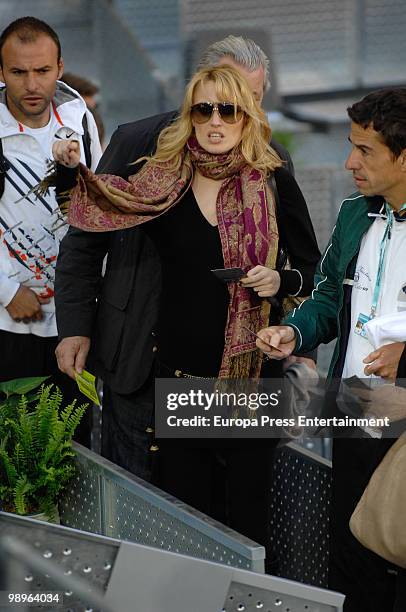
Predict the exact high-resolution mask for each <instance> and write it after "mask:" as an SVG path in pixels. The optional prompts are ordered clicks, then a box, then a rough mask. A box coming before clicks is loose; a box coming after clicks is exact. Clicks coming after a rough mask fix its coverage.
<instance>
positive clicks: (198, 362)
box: [59, 168, 320, 376]
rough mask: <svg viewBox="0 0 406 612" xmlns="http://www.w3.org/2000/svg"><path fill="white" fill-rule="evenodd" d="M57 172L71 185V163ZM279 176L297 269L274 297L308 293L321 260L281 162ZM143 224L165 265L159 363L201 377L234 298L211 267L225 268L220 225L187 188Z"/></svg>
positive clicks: (284, 225) (284, 233)
mask: <svg viewBox="0 0 406 612" xmlns="http://www.w3.org/2000/svg"><path fill="white" fill-rule="evenodd" d="M59 170H62V168H59ZM68 175H69V176H68ZM74 175H75V173H74ZM59 176H60V179H61V181H63V183H64V188H65V189H66V188H67V182H71V181H72V173H71V172H69V171H67V169H65V170H64V171H63V172H60V173H59ZM275 181H276V187H277V190H278V194H279V203H278V206H277V219H278V228H279V236H280V238H279V241H280V244H282V245H283V247H284V249H285V250H286V251H287V253H288V255H289V259H290V263H291V267H292V268H293V269H292V270H282V271H281V272H280V274H281V287H280V290H279V292H278V294H277V296H276V297H277V298H283V297H286V296H287V295H301V296H306V295H309V293H310V292H311V290H312V288H313V275H314V270H315V267H316V264H317V262H318V260H319V258H320V252H319V250H318V247H317V241H316V237H315V234H314V230H313V226H312V224H311V220H310V216H309V212H308V209H307V205H306V202H305V200H304V198H303V195H302V193H301V191H300V189H299V187H298V185H297V183H296V181H295V179H294V177H293V176H292V175H291V174H290V173H289V172H288V171H287V170H285V169H284V168H278V169H277V170H276V171H275ZM71 184H72V183H71ZM140 229H141V231H142V232H143V233H144V232H145V233H146V234H147V235H148V236H149V237H150V238H151V239H152V240H153V242H154V243H155V246H156V247H157V250H158V252H159V255H160V259H161V264H162V267H163V270H162V272H163V274H162V276H163V294H162V298H161V300H162V301H161V304H160V309H159V317H158V327H157V333H158V336H159V340H158V345H159V357H160V359H161V361H162V362H163V363H165V364H166V365H168V366H170V367H173V368H175V369H180V370H182V371H184V372H187V373H190V374H194V375H196V376H215V375H216V374H217V373H218V371H219V367H220V363H221V356H222V352H223V348H224V331H225V325H226V320H227V307H228V302H229V295H228V289H227V286H226V285H225V284H222V283H221V281H219V280H218V279H217V278H215V277H214V275H213V274H212V273H211V272H210V270H212V269H214V268H222V267H224V262H223V257H222V251H221V242H220V237H219V233H218V228H217V226H216V227H213V226H211V225H210V223H209V222H208V221H207V220H206V219H205V217H204V216H203V215H202V213H201V211H200V209H199V207H198V205H197V202H196V200H195V198H194V195H193V192H192V190H191V189H189V191H188V192H187V194H186V195H185V197H184V198H183V199H182V200H181V201H180V202H179V203H178V204H177V205H175V206H174V207H173V208H172V209H171V210H169V211H168V212H167V213H165V214H163V215H161V216H160V217H159V218H158V219H155V220H154V221H152V222H148V223H146V224H145V225H143V226H141V228H140Z"/></svg>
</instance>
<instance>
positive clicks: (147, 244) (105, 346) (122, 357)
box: [55, 112, 318, 394]
mask: <svg viewBox="0 0 406 612" xmlns="http://www.w3.org/2000/svg"><path fill="white" fill-rule="evenodd" d="M174 117H176V112H169V113H164V114H161V115H156V116H154V117H149V118H147V119H142V120H140V121H136V122H132V123H127V124H124V125H121V126H119V128H118V129H117V130H116V132H115V133H114V134H113V136H112V139H111V142H110V144H109V146H108V147H107V149H106V151H105V153H104V155H103V157H102V159H101V161H100V163H99V166H98V169H97V172H99V173H108V174H116V175H119V176H122V177H123V178H125V179H127V178H128V177H129V176H130V175H132V174H134V173H135V171H136V169H137V167H136V166H134V165H131V162H133V161H135V160H136V159H137V158H139V157H141V156H143V155H148V154H152V153H153V152H154V151H155V147H156V141H157V138H158V135H159V133H160V132H161V130H162V129H163V128H164V127H165V126H166V125H168V123H169V122H170V121H171V120H173V119H174ZM272 145H273V147H274V148H275V149H276V150H277V152H278V153H279V155H280V156H281V157H282V158H283V159H286V160H287V161H288V165H290V167H291V168H293V164H292V160H291V158H290V156H289V154H288V153H287V151H286V150H285V149H284V148H283V147H282V146H281V145H279V144H278V143H272ZM285 174H286V173H285ZM296 214H297V212H296ZM307 216H308V213H307ZM297 221H298V220H297V219H295V222H294V225H296V224H297ZM306 222H307V219H306ZM309 222H310V219H309V221H308V222H307V223H309ZM310 228H311V223H310ZM309 231H310V233H309V237H310V239H311V240H314V244H315V249H313V252H312V261H313V260H314V265H315V264H316V263H317V260H318V249H317V244H316V242H315V238H314V233H313V230H312V228H311V230H309ZM302 244H303V243H302ZM106 255H107V263H106V272H105V275H104V277H102V267H103V260H104V258H105V256H106ZM141 260H142V265H138V264H139V263H140V261H141ZM160 286H161V276H160V261H159V257H158V254H157V253H156V250H155V248H154V246H153V244H152V242H151V240H150V239H149V238H148V236H146V235H145V233H144V232H143V231H142V229H140V228H137V227H135V228H130V229H126V230H122V231H117V232H101V233H99V232H97V233H92V232H84V231H81V230H78V229H76V228H72V227H71V228H70V229H69V231H68V233H67V234H66V236H65V238H64V239H63V241H62V244H61V248H60V253H59V257H58V261H57V266H56V278H55V302H56V318H57V325H58V334H59V337H60V338H65V337H68V336H89V337H91V339H92V343H91V352H90V355H89V360H88V367H89V368H90V369H91V370H92V371H93V372H95V373H96V374H97V375H98V376H100V377H101V378H102V379H103V380H104V382H105V383H106V384H108V385H109V386H110V387H111V388H112V389H113V390H114V391H116V392H118V393H122V394H128V393H132V392H134V391H136V390H137V389H138V388H139V387H140V386H141V385H142V384H143V382H144V381H145V379H146V378H147V376H148V374H149V373H150V371H151V366H152V362H153V347H154V336H153V329H154V325H155V322H156V319H157V314H158V306H159V299H158V298H159V294H160Z"/></svg>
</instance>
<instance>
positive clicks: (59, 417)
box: [0, 379, 87, 520]
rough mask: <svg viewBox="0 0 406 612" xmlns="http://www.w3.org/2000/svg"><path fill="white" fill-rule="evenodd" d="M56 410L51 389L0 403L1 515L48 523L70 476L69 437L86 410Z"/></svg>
mask: <svg viewBox="0 0 406 612" xmlns="http://www.w3.org/2000/svg"><path fill="white" fill-rule="evenodd" d="M42 380H43V379H41V381H42ZM11 382H16V381H11ZM4 384H6V385H7V384H9V383H3V384H2V385H0V391H3V393H4ZM36 384H37V385H38V382H37V383H36ZM28 391H30V392H31V391H32V388H31V389H28ZM16 396H17V397H16ZM61 404H62V394H61V392H60V390H59V389H58V388H57V387H52V385H51V386H47V387H46V386H42V387H41V388H40V390H39V392H38V390H37V391H36V392H35V393H31V395H29V396H28V397H27V396H26V395H25V394H16V393H15V392H13V393H10V394H9V395H8V396H7V395H6V398H5V399H4V400H3V401H2V400H0V503H1V506H2V509H3V510H5V511H7V512H15V513H17V514H34V513H37V512H39V513H42V512H43V513H45V514H46V515H47V516H48V517H49V519H50V520H52V519H53V518H54V515H55V507H56V503H57V500H58V496H59V494H60V493H61V491H62V489H63V488H64V487H65V486H66V484H67V482H68V481H69V480H70V479H71V478H72V476H73V475H74V473H75V468H74V464H73V460H72V458H73V457H74V451H73V449H72V436H73V434H74V432H75V429H76V427H77V426H78V425H79V422H80V420H81V418H82V416H83V414H84V413H85V411H86V409H87V404H84V405H83V406H76V403H75V402H73V403H72V404H70V405H69V406H66V407H65V408H63V409H61Z"/></svg>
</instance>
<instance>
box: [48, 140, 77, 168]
mask: <svg viewBox="0 0 406 612" xmlns="http://www.w3.org/2000/svg"><path fill="white" fill-rule="evenodd" d="M52 155H53V156H54V159H55V161H56V162H58V164H62V166H66V167H67V168H76V166H78V165H79V162H80V146H79V143H78V141H77V140H57V141H56V142H54V144H53V145H52Z"/></svg>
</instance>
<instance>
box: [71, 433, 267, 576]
mask: <svg viewBox="0 0 406 612" xmlns="http://www.w3.org/2000/svg"><path fill="white" fill-rule="evenodd" d="M76 448H77V449H78V455H77V466H78V474H77V476H76V478H75V480H74V481H73V482H72V484H71V485H70V486H69V488H68V489H67V490H66V491H65V493H64V495H63V497H62V502H61V504H60V515H61V520H62V522H63V524H65V525H67V526H69V527H74V528H76V529H83V530H85V531H90V532H92V533H100V534H103V535H107V536H111V537H114V538H118V539H121V540H128V541H131V542H137V543H141V544H148V545H150V546H154V547H156V548H161V549H163V550H170V551H173V552H179V553H183V554H186V555H190V556H193V557H197V558H200V559H207V560H211V561H218V562H220V563H223V564H226V565H231V566H233V567H238V568H243V569H252V570H255V571H260V572H261V571H263V566H264V557H265V551H264V549H263V547H262V546H259V545H258V544H256V543H255V542H252V541H251V540H249V539H247V538H245V537H244V536H242V535H240V534H237V533H236V532H234V531H233V530H231V529H228V528H227V527H225V526H223V525H221V524H220V523H217V522H216V521H214V520H212V519H210V518H209V517H206V516H205V515H203V514H201V513H200V512H197V511H195V510H193V509H192V508H190V507H189V506H187V505H186V504H183V503H182V502H180V501H178V500H176V499H175V498H173V497H171V496H170V495H167V494H166V493H163V492H162V491H159V490H158V489H156V488H155V487H153V486H152V485H150V484H149V483H146V482H144V481H142V480H140V479H138V478H136V477H135V476H132V475H131V474H129V473H128V472H126V471H125V470H122V469H121V468H118V467H117V466H114V464H112V463H110V462H109V461H107V460H105V459H103V458H101V457H99V456H98V455H96V454H95V453H91V452H90V451H88V450H87V449H82V448H81V447H79V446H78V445H76Z"/></svg>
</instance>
